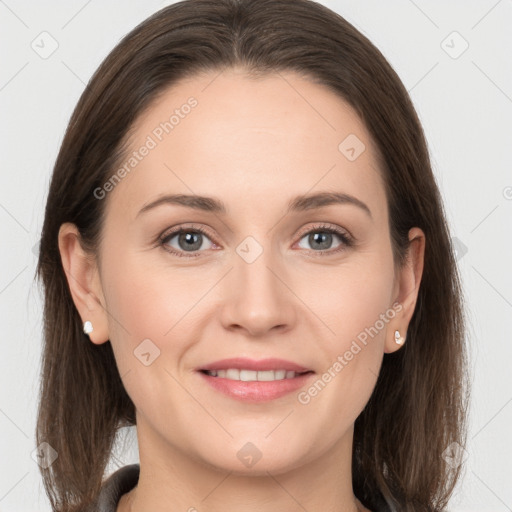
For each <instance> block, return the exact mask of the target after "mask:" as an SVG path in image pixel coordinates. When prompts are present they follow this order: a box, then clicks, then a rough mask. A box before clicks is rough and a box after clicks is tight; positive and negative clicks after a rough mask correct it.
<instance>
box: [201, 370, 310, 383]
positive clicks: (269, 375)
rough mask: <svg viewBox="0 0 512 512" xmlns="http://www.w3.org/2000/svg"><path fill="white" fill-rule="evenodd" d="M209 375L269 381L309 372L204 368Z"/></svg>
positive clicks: (252, 380) (241, 379) (231, 378)
mask: <svg viewBox="0 0 512 512" xmlns="http://www.w3.org/2000/svg"><path fill="white" fill-rule="evenodd" d="M205 373H206V374H207V375H209V376H210V377H220V378H223V379H229V380H240V381H243V382H254V381H258V382H271V381H274V380H283V379H293V378H295V377H296V376H298V375H302V374H303V373H309V372H302V373H300V372H294V371H291V370H259V371H255V370H244V369H238V368H229V369H226V370H205Z"/></svg>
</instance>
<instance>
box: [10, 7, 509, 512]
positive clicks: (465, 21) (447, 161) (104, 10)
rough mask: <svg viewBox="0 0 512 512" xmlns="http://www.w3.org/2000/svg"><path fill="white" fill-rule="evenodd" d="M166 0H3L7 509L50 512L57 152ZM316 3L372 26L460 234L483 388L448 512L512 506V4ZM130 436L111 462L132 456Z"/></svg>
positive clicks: (476, 378) (476, 381)
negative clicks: (46, 466)
mask: <svg viewBox="0 0 512 512" xmlns="http://www.w3.org/2000/svg"><path fill="white" fill-rule="evenodd" d="M168 3H173V2H158V1H145V2H138V3H135V2H121V1H120V0H115V1H114V0H110V1H108V2H99V1H97V0H90V1H86V0H81V1H69V0H68V1H64V0H61V1H56V0H52V1H47V2H44V4H43V3H42V2H41V3H38V2H35V1H25V2H21V1H15V0H6V1H3V0H0V51H1V54H0V55H1V66H0V112H1V117H0V127H1V136H0V144H1V147H0V150H1V151H0V160H1V161H0V240H1V248H2V250H1V260H0V263H1V271H0V314H1V317H0V322H1V326H2V330H1V352H0V369H1V371H0V512H4V511H7V510H9V511H12V512H18V511H29V510H31V511H33V510H41V511H48V510H50V508H49V504H48V502H47V500H46V496H45V495H44V492H43V490H42V484H41V478H40V475H39V468H38V467H37V464H36V462H35V461H34V460H33V458H32V456H31V454H32V453H33V450H34V449H35V441H34V429H35V417H36V408H37V393H38V386H39V384H38V378H39V374H38V372H39V358H40V344H41V329H42V305H41V298H40V294H39V291H38V289H37V287H36V286H35V285H34V284H33V276H34V270H35V264H36V255H37V242H38V238H39V233H40V229H41V226H42V220H43V213H44V206H45V201H46V193H47V187H48V184H49V179H50V175H51V171H52V167H53V164H54V161H55V158H56V155H57V151H58V148H59V145H60V143H61V141H62V138H63V136H64V131H65V128H66V125H67V121H68V119H69V116H70V115H71V112H72V109H73V107H74V105H75V103H76V101H77V100H78V98H79V96H80V94H81V92H82V91H83V89H84V87H85V84H86V83H87V81H88V80H89V78H90V77H91V75H92V73H93V72H94V70H95V69H96V68H97V66H98V65H99V64H100V62H101V61H102V60H103V59H104V58H105V57H106V55H107V54H108V52H109V51H110V50H111V49H112V48H113V47H114V45H115V44H116V43H117V42H118V41H119V40H120V38H121V37H122V36H123V35H124V34H126V33H127V32H128V31H129V30H131V29H132V28H133V27H134V26H135V25H136V24H138V23H139V22H140V21H142V20H143V19H145V18H146V17H147V16H149V15H150V14H152V13H154V12H155V11H157V10H158V9H160V8H161V7H163V6H164V5H166V4H168ZM320 3H323V4H324V5H326V6H328V7H330V8H331V9H333V10H335V11H337V12H338V13H340V14H341V15H342V16H344V17H345V18H346V19H347V20H348V21H349V22H351V23H352V24H353V25H355V26H356V28H358V29H359V30H360V31H361V32H362V33H363V34H365V35H366V36H367V37H369V39H370V40H371V41H372V42H374V44H375V45H376V46H377V47H378V48H379V49H380V50H381V51H382V53H383V54H384V55H385V57H386V58H387V59H388V60H389V62H390V63H391V65H392V66H393V67H394V68H395V70H396V71H397V73H398V75H399V76H400V77H401V79H402V81H403V82H404V84H405V86H406V87H407V89H408V90H409V91H410V93H411V96H412V99H413V102H414V104H415V106H416V109H417V111H418V113H419V116H420V119H421V121H422V123H423V126H424V129H425V133H426V136H427V139H428V143H429V149H430V153H431V156H432V161H433V165H434V170H435V173H436V177H437V179H438V183H439V187H440V189H441V192H442V194H443V197H444V201H445V206H446V214H447V217H448V220H449V222H450V226H451V230H452V235H453V236H454V237H456V238H457V241H456V242H455V243H456V244H457V247H458V248H459V265H460V270H461V273H462V277H463V280H464V288H465V294H466V298H467V303H468V309H469V314H468V320H469V328H470V330H469V336H468V344H469V346H470V351H471V364H472V375H473V399H472V410H471V425H470V433H469V439H470V444H469V449H468V452H467V453H466V454H464V458H465V460H466V464H465V468H466V469H465V475H464V479H463V481H462V483H461V485H460V486H459V488H458V490H457V493H456V495H455V496H454V498H453V500H452V501H451V504H450V508H449V510H451V511H478V512H485V511H493V512H501V511H506V510H512V486H511V485H510V482H511V481H512V478H511V477H512V471H511V460H512V446H511V442H510V427H509V426H510V425H511V424H512V404H511V402H512V385H511V384H512V377H511V374H512V370H511V368H510V365H511V361H512V343H511V339H510V336H509V334H508V333H509V332H510V327H509V319H510V317H511V314H512V274H511V272H510V261H511V257H510V256H511V253H512V242H511V233H512V231H511V227H512V222H511V219H512V156H511V152H510V148H511V132H512V130H511V121H512V70H511V58H510V55H511V50H512V44H511V43H512V35H511V31H510V26H512V1H511V0H501V1H496V0H481V1H451V2H446V1H441V0H436V1H429V2H427V1H420V0H417V1H415V2H413V1H412V0H393V1H390V2H380V1H378V0H364V1H355V0H354V1H348V0H346V1H342V0H340V1H334V0H330V1H326V0H324V1H322V2H320ZM454 31H456V32H457V33H458V34H453V32H454ZM42 32H47V33H48V34H50V35H41V33H42ZM54 41H55V42H54ZM443 41H444V42H443ZM52 44H53V45H55V44H58V47H57V48H56V50H55V51H54V52H53V53H52V54H51V55H45V54H44V52H45V51H46V52H49V50H51V49H52ZM466 44H468V45H469V46H468V48H467V49H466V50H465V51H464V52H463V53H461V52H462V50H464V48H465V46H466ZM43 57H46V58H43ZM84 385H86V383H84ZM125 434H126V437H124V438H123V437H121V438H120V445H119V449H118V450H117V451H116V454H115V456H114V457H113V460H112V462H111V465H110V466H109V471H113V470H114V469H116V468H117V467H118V466H121V465H124V464H126V463H128V462H131V461H135V460H137V459H136V457H137V447H136V443H135V442H134V432H133V429H127V430H126V432H125Z"/></svg>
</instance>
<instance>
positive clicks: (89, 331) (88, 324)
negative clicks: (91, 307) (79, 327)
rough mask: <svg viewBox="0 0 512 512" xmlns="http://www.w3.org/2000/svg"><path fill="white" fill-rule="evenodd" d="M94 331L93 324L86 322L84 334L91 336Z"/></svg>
mask: <svg viewBox="0 0 512 512" xmlns="http://www.w3.org/2000/svg"><path fill="white" fill-rule="evenodd" d="M92 331H93V328H92V323H91V322H89V320H87V322H84V332H85V334H90V333H91V332H92Z"/></svg>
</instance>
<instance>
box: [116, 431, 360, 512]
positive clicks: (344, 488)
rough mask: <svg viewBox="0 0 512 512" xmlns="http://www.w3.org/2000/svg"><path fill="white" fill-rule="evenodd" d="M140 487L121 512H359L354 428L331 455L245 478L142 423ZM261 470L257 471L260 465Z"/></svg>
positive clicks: (126, 498) (124, 500)
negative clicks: (166, 439) (353, 467)
mask: <svg viewBox="0 0 512 512" xmlns="http://www.w3.org/2000/svg"><path fill="white" fill-rule="evenodd" d="M137 435H138V439H139V455H140V475H139V481H138V485H137V487H136V488H135V489H133V490H132V491H131V492H130V493H128V494H126V495H124V496H123V497H122V499H121V501H120V503H119V506H118V508H117V512H142V511H144V510H152V511H153V512H164V511H168V510H169V508H170V507H172V509H173V510H184V511H188V512H197V511H199V510H200V511H204V512H206V511H207V512H216V511H222V512H235V511H237V512H238V511H239V510H240V507H241V506H243V509H244V511H245V512H274V511H275V510H280V512H296V511H297V510H298V508H300V509H303V510H308V511H316V510H322V511H323V512H360V511H366V512H369V511H368V509H366V508H364V507H363V506H362V504H361V503H360V502H359V501H358V500H357V498H356V497H355V496H354V494H353V491H352V472H351V461H352V440H353V429H350V430H349V431H348V432H347V435H346V436H345V437H343V438H342V439H341V440H340V442H339V443H338V444H337V445H336V446H334V447H333V448H332V449H331V450H329V451H328V453H324V454H322V455H321V456H320V457H317V458H315V459H313V460H309V461H305V462H304V463H302V464H301V465H295V466H294V467H293V468H290V469H288V470H282V469H280V470H275V471H272V470H270V471H266V470H265V471H261V470H260V471H259V472H258V473H251V474H250V475H248V474H243V473H239V472H236V471H233V470H228V469H225V470H222V469H221V468H217V467H214V466H210V465H209V464H207V463H206V462H204V461H201V460H198V459H196V458H195V457H193V456H191V455H190V454H189V453H186V452H184V451H183V450H182V449H180V448H179V447H178V446H172V445H169V443H168V442H164V440H163V439H162V438H160V437H159V436H158V435H157V434H155V433H154V432H153V431H151V429H149V428H148V425H147V424H144V423H143V422H141V423H139V424H138V426H137ZM255 467H256V466H255Z"/></svg>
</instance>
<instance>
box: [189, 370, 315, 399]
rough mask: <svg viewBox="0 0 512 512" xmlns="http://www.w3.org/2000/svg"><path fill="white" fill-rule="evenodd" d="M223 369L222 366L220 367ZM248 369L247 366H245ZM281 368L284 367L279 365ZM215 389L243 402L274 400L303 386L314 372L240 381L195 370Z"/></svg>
mask: <svg viewBox="0 0 512 512" xmlns="http://www.w3.org/2000/svg"><path fill="white" fill-rule="evenodd" d="M231 368H233V367H232V366H231ZM220 369H223V368H220ZM247 369H249V368H247ZM281 369H284V368H282V367H281ZM197 373H198V375H200V376H201V378H203V379H204V380H205V382H206V383H208V384H209V385H210V386H212V387H213V388H214V389H215V390H217V391H220V392H221V393H223V394H225V395H227V396H229V397H230V398H233V399H235V400H239V401H242V402H245V403H259V402H268V401H270V400H275V399H277V398H280V397H282V396H285V395H287V394H289V393H293V392H294V391H297V390H298V389H300V388H301V387H303V386H304V385H305V384H306V383H307V382H308V381H309V379H310V378H311V377H313V376H314V375H315V374H314V373H313V372H311V373H305V374H303V375H299V376H296V377H293V378H292V379H281V380H274V381H241V380H231V379H225V378H223V377H212V376H211V375H208V374H207V373H203V372H201V371H198V372H197Z"/></svg>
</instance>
